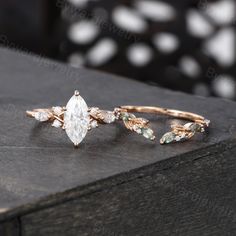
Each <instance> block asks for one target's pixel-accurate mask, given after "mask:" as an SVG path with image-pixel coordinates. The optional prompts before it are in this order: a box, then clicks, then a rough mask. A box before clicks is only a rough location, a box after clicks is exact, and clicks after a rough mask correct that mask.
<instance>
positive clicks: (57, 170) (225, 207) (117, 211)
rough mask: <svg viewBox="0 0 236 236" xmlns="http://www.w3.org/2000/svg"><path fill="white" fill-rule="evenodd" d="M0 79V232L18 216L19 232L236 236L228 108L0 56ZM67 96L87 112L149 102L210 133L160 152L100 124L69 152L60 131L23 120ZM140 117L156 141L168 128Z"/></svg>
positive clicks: (27, 58)
mask: <svg viewBox="0 0 236 236" xmlns="http://www.w3.org/2000/svg"><path fill="white" fill-rule="evenodd" d="M0 75H1V76H0V123H1V126H0V192H1V194H0V222H2V225H3V224H4V223H3V222H6V221H9V220H12V219H13V220H14V219H17V217H18V218H19V222H20V234H19V235H66V233H67V235H78V234H79V235H129V236H130V235H184V234H185V233H186V232H187V233H186V234H185V235H201V234H203V235H234V234H235V227H234V225H235V221H234V220H235V219H236V217H235V206H236V200H235V199H236V196H235V193H236V191H235V190H236V189H235V160H234V151H235V131H236V127H235V121H236V112H235V103H234V102H230V101H226V100H221V99H217V98H201V97H194V96H191V95H187V94H183V93H177V92H171V91H168V90H164V89H161V88H157V87H152V86H149V85H145V84H142V83H139V82H135V81H132V80H128V79H125V78H121V77H116V76H113V75H109V74H103V73H98V72H94V71H89V70H85V69H79V70H78V69H73V68H70V67H68V66H65V65H62V64H59V63H58V64H57V63H54V62H51V61H48V60H46V59H42V58H40V57H33V56H31V55H22V54H19V53H15V52H11V51H8V50H5V49H0ZM75 89H79V91H80V93H81V95H82V96H83V97H84V98H85V99H86V101H87V103H88V105H89V106H99V107H101V108H105V109H112V108H113V107H114V106H119V105H126V104H133V105H158V106H163V107H168V108H175V109H180V110H187V111H191V112H196V113H199V114H201V115H203V116H205V117H206V118H208V119H210V120H211V121H212V123H211V127H210V129H209V133H208V134H206V135H199V136H198V137H195V138H194V139H193V140H191V141H189V142H184V143H177V144H172V145H164V146H161V145H159V143H158V139H157V141H156V142H149V141H148V140H146V139H144V138H143V137H141V136H138V135H135V134H133V133H130V132H128V131H127V130H125V129H124V128H123V127H122V125H119V124H117V125H110V126H109V125H107V126H103V127H100V128H98V129H96V130H94V131H92V132H90V133H89V134H88V135H87V136H86V139H85V140H84V141H83V143H82V144H81V146H80V148H79V149H78V150H76V149H74V148H73V146H72V145H71V142H70V141H69V140H68V138H67V136H66V135H65V133H64V132H63V131H62V130H59V129H55V128H51V127H50V126H49V125H39V124H37V122H35V121H34V120H33V119H27V118H26V117H25V110H26V109H31V108H35V107H50V106H52V105H65V104H66V102H67V101H68V99H69V98H70V97H71V95H72V94H73V91H74V90H75ZM145 117H147V118H150V119H151V122H152V127H153V128H154V130H155V132H156V136H157V138H160V137H161V135H162V134H163V133H165V132H167V131H168V130H169V125H170V124H171V122H173V119H168V118H166V117H159V116H158V117H153V116H152V117H151V116H145ZM196 199H197V200H196ZM212 209H213V210H212ZM0 224H1V223H0ZM0 232H1V231H0Z"/></svg>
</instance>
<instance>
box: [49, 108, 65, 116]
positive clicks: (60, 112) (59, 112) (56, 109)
mask: <svg viewBox="0 0 236 236" xmlns="http://www.w3.org/2000/svg"><path fill="white" fill-rule="evenodd" d="M52 111H53V113H54V114H55V115H57V116H60V115H61V114H62V112H63V109H62V107H58V106H57V107H53V108H52Z"/></svg>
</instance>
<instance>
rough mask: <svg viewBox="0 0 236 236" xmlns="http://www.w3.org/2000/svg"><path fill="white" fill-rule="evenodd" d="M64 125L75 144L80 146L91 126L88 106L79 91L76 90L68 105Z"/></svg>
mask: <svg viewBox="0 0 236 236" xmlns="http://www.w3.org/2000/svg"><path fill="white" fill-rule="evenodd" d="M64 125H65V130H66V133H67V135H68V137H69V138H70V140H71V141H72V142H73V143H74V145H75V146H78V145H79V144H80V143H81V141H82V140H83V139H84V137H85V136H86V134H87V131H88V127H89V113H88V106H87V104H86V102H85V101H84V99H83V98H82V97H81V96H80V95H78V92H75V95H74V96H73V97H72V98H71V99H70V100H69V102H68V103H67V105H66V111H65V113H64Z"/></svg>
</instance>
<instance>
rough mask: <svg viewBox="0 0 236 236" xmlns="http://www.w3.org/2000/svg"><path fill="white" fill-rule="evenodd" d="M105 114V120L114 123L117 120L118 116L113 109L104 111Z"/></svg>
mask: <svg viewBox="0 0 236 236" xmlns="http://www.w3.org/2000/svg"><path fill="white" fill-rule="evenodd" d="M103 116H104V119H103V122H105V123H107V124H110V123H113V122H114V121H115V120H116V116H115V115H114V113H113V112H111V111H106V112H104V114H103Z"/></svg>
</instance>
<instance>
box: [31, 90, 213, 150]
mask: <svg viewBox="0 0 236 236" xmlns="http://www.w3.org/2000/svg"><path fill="white" fill-rule="evenodd" d="M133 113H152V114H158V115H167V116H171V117H175V118H180V119H185V120H189V121H191V122H188V123H186V124H185V125H172V126H171V131H170V132H167V133H166V134H164V135H163V136H162V138H161V139H160V143H161V144H169V143H172V142H179V141H184V140H188V139H190V138H192V137H193V136H194V135H195V134H196V133H204V132H205V129H206V128H207V127H208V126H209V124H210V121H209V120H207V119H205V118H204V117H202V116H200V115H197V114H194V113H190V112H184V111H178V110H173V109H166V108H160V107H152V106H120V107H117V108H114V110H113V111H108V110H101V109H100V108H98V107H88V105H87V104H86V102H85V100H84V99H83V98H82V97H81V95H80V93H79V91H78V90H76V91H75V92H74V95H73V96H72V97H71V98H70V100H69V101H68V103H67V105H66V106H64V107H63V106H55V107H51V108H46V109H44V108H43V109H42V108H40V109H34V110H32V111H26V114H27V115H28V116H29V117H32V118H35V119H36V120H37V121H39V122H51V125H52V126H53V127H56V128H62V129H63V130H65V131H66V134H67V136H68V137H69V139H70V140H71V141H72V142H73V144H74V146H75V147H78V146H79V144H80V143H81V142H82V141H83V140H84V138H85V137H86V134H87V132H88V131H90V130H92V129H94V128H97V127H99V126H100V125H102V124H111V123H114V122H117V121H121V122H123V124H124V126H125V127H126V128H127V129H128V130H130V131H133V132H135V133H137V134H139V135H142V136H143V137H144V138H146V139H149V140H152V141H153V140H155V135H154V131H153V130H152V128H150V126H149V121H148V120H147V119H145V118H139V117H136V116H135V115H134V114H133Z"/></svg>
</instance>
